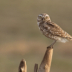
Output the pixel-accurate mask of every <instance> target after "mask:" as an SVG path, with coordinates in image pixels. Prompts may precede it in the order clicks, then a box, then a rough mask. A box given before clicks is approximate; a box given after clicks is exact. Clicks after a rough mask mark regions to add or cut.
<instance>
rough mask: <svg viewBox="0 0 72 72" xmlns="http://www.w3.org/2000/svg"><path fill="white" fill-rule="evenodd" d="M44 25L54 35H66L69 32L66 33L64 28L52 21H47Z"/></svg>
mask: <svg viewBox="0 0 72 72" xmlns="http://www.w3.org/2000/svg"><path fill="white" fill-rule="evenodd" d="M44 27H45V28H46V31H48V32H50V33H51V34H52V35H54V36H59V37H66V35H68V33H66V32H65V31H64V30H62V29H61V28H60V27H59V26H58V25H57V24H55V23H52V22H47V23H46V24H45V25H44Z"/></svg>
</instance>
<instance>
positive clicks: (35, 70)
mask: <svg viewBox="0 0 72 72" xmlns="http://www.w3.org/2000/svg"><path fill="white" fill-rule="evenodd" d="M37 70H38V64H35V66H34V72H37Z"/></svg>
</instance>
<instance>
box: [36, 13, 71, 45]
mask: <svg viewBox="0 0 72 72" xmlns="http://www.w3.org/2000/svg"><path fill="white" fill-rule="evenodd" d="M37 24H38V26H39V29H40V31H41V32H42V33H43V34H44V35H45V36H46V37H48V38H50V39H53V40H54V42H53V43H52V44H51V45H50V46H53V45H54V43H55V42H56V41H60V42H63V43H65V42H67V41H68V40H72V37H71V36H70V35H69V34H68V33H67V32H65V31H64V30H63V29H62V28H60V27H59V26H58V25H57V24H56V23H54V22H52V21H51V19H50V17H49V15H48V14H46V13H42V14H40V15H39V16H38V17H37Z"/></svg>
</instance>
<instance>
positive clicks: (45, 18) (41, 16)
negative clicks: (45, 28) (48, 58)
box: [37, 13, 51, 22]
mask: <svg viewBox="0 0 72 72" xmlns="http://www.w3.org/2000/svg"><path fill="white" fill-rule="evenodd" d="M37 21H38V22H45V21H51V19H50V17H49V15H48V14H46V13H42V14H39V15H38V17H37Z"/></svg>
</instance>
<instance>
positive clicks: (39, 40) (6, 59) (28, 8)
mask: <svg viewBox="0 0 72 72" xmlns="http://www.w3.org/2000/svg"><path fill="white" fill-rule="evenodd" d="M71 7H72V1H71V0H60V1H59V0H54V1H53V0H43V1H42V0H0V71H1V72H9V71H10V72H17V70H18V69H17V67H18V64H19V61H20V60H21V59H22V58H24V59H26V61H27V66H28V72H29V71H30V72H33V67H34V64H35V62H37V63H38V64H40V62H41V60H42V57H43V54H44V52H45V48H46V47H47V46H48V45H49V44H50V43H51V42H52V40H50V39H47V38H46V37H44V36H43V35H42V34H41V33H40V31H39V29H38V26H37V24H36V18H37V16H38V14H40V13H43V12H46V13H48V14H49V15H50V17H51V19H52V21H54V22H56V23H57V24H59V25H60V26H61V27H62V28H63V29H64V30H66V31H67V32H68V33H69V34H71V35H72V15H71V13H72V8H71ZM30 65H32V66H30ZM51 72H72V42H68V43H66V44H62V43H56V45H55V46H54V56H53V62H52V67H51Z"/></svg>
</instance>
